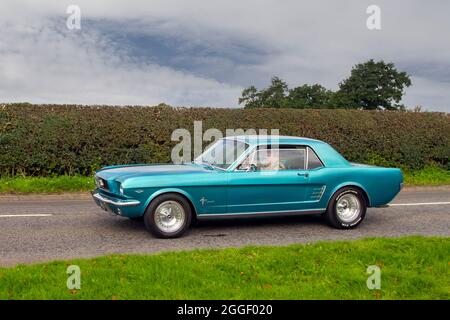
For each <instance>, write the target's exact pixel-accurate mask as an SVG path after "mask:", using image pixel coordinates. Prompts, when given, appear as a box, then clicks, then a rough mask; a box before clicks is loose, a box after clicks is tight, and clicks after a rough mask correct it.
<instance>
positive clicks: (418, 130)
mask: <svg viewBox="0 0 450 320" xmlns="http://www.w3.org/2000/svg"><path fill="white" fill-rule="evenodd" d="M195 120H203V130H206V129H208V128H218V129H220V130H222V132H225V129H227V128H228V129H237V128H243V129H249V128H255V129H261V128H264V129H272V128H273V129H280V134H284V135H294V136H306V137H311V138H317V139H320V140H324V141H326V142H328V143H330V144H331V145H332V146H334V147H335V148H336V149H337V150H339V151H340V152H341V153H342V154H343V155H344V156H345V157H346V158H347V159H348V160H351V161H356V162H363V163H372V164H378V165H386V166H401V167H404V168H408V169H419V168H422V167H424V166H425V165H426V164H429V163H434V164H437V165H439V166H441V167H443V168H445V169H449V167H450V164H449V158H450V115H449V114H445V113H431V112H424V113H423V112H420V113H419V112H381V111H359V110H342V109H341V110H298V109H211V108H171V107H168V106H158V107H111V106H91V107H88V106H69V105H29V104H7V105H0V174H1V175H2V176H10V175H18V174H22V175H44V176H45V175H53V174H58V175H60V174H69V175H72V174H83V175H87V174H91V173H92V172H93V170H95V169H97V168H99V167H101V166H103V165H111V164H120V163H147V162H168V161H170V151H171V148H172V147H173V146H174V145H175V142H171V141H170V137H171V134H172V131H173V130H174V129H176V128H186V129H188V130H189V131H191V132H193V122H194V121H195Z"/></svg>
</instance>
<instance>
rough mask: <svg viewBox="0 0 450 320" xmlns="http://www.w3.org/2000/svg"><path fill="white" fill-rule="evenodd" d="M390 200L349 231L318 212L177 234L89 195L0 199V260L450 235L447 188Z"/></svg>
mask: <svg viewBox="0 0 450 320" xmlns="http://www.w3.org/2000/svg"><path fill="white" fill-rule="evenodd" d="M393 204H394V205H395V206H391V207H389V208H383V209H369V210H368V212H367V215H366V219H365V220H364V221H363V223H362V224H361V225H360V226H359V227H358V228H357V229H354V230H335V229H332V228H330V227H328V226H327V225H325V224H324V223H322V222H321V220H320V219H319V217H317V216H300V217H285V218H275V219H274V218H272V219H267V218H264V219H262V218H259V219H245V220H233V221H230V220H227V221H223V220H222V221H208V222H206V221H205V222H201V223H199V224H198V225H196V226H194V227H193V228H191V229H190V231H189V232H188V234H187V235H186V236H184V237H183V238H179V239H173V240H162V239H156V238H153V237H152V236H151V235H150V234H149V233H148V232H147V231H146V229H145V227H144V225H143V223H141V222H135V221H131V220H129V219H126V218H122V217H117V216H111V215H109V214H107V213H105V212H104V211H102V210H101V209H99V208H98V207H96V206H95V205H94V203H93V201H92V200H90V199H88V198H86V197H85V196H82V197H81V198H80V199H72V200H64V199H62V197H42V198H39V199H36V198H33V197H31V198H28V197H22V198H20V199H13V198H10V199H8V198H6V200H5V199H4V198H3V199H1V198H0V266H12V265H15V264H18V263H32V262H40V261H48V260H55V259H70V258H79V257H93V256H99V255H105V254H112V253H153V252H158V251H163V250H181V249H193V248H212V247H214V248H217V247H232V246H233V247H235V246H245V245H283V244H290V243H301V242H313V241H318V240H338V239H357V238H363V237H380V236H388V237H397V236H403V235H436V236H450V189H449V188H447V189H445V188H444V189H437V190H427V191H423V190H422V191H417V190H415V191H411V190H409V191H402V193H401V194H400V195H399V196H398V197H397V198H396V199H395V200H394V201H393Z"/></svg>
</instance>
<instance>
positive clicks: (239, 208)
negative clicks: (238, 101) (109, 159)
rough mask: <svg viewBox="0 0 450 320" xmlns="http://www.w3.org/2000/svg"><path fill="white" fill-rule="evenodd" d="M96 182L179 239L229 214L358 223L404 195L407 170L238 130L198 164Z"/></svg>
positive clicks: (130, 171) (119, 207)
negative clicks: (198, 222)
mask: <svg viewBox="0 0 450 320" xmlns="http://www.w3.org/2000/svg"><path fill="white" fill-rule="evenodd" d="M95 182H96V186H97V188H96V189H95V190H94V191H93V192H92V196H93V198H94V200H95V202H96V203H97V204H98V205H99V206H100V207H102V208H103V209H105V210H107V211H110V212H112V213H114V214H117V215H121V216H124V217H128V218H131V219H143V220H144V222H145V225H146V227H147V229H148V230H149V231H150V232H151V233H152V234H154V235H155V236H157V237H161V238H174V237H179V236H181V235H182V234H183V233H184V232H185V231H186V230H187V229H188V228H189V225H190V224H191V221H193V220H194V219H210V218H224V217H226V218H236V217H250V216H251V217H253V216H268V215H272V216H279V215H292V214H295V215H297V214H320V215H322V216H323V217H324V219H325V220H326V221H327V222H328V224H330V225H331V226H333V227H335V228H339V229H348V228H353V227H355V226H357V225H358V224H359V223H361V221H362V220H363V219H364V216H365V214H366V208H368V207H380V206H384V205H386V204H387V203H389V202H390V201H391V200H392V199H393V198H394V197H395V196H396V195H397V194H398V193H399V191H400V189H401V188H402V185H403V176H402V173H401V171H400V169H396V168H382V167H375V166H368V165H362V164H356V163H351V162H348V161H347V160H346V159H344V158H343V157H342V156H341V155H340V154H339V153H338V152H337V151H336V150H334V149H333V148H332V147H331V146H330V145H328V144H327V143H325V142H322V141H319V140H313V139H307V138H299V137H286V136H233V137H226V138H223V139H220V140H218V141H217V142H216V143H214V144H213V145H212V146H211V147H210V148H208V149H207V150H206V151H205V152H204V153H203V154H202V155H200V156H199V157H198V158H196V159H195V160H194V161H193V162H190V163H184V164H153V165H122V166H110V167H105V168H103V169H101V170H99V171H97V172H96V174H95Z"/></svg>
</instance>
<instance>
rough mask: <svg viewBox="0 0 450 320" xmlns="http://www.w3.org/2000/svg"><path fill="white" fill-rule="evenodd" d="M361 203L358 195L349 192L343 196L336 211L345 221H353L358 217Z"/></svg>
mask: <svg viewBox="0 0 450 320" xmlns="http://www.w3.org/2000/svg"><path fill="white" fill-rule="evenodd" d="M360 211H361V204H360V203H359V199H358V197H357V196H356V195H354V194H351V193H347V194H344V195H343V196H341V197H340V198H339V199H338V201H337V204H336V213H337V215H338V217H339V219H340V220H341V221H343V222H353V221H354V220H355V219H356V218H358V216H359V213H360Z"/></svg>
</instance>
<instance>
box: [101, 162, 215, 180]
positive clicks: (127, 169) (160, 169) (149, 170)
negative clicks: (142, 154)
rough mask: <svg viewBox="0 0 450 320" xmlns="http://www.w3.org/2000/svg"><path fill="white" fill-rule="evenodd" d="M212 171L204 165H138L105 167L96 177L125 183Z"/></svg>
mask: <svg viewBox="0 0 450 320" xmlns="http://www.w3.org/2000/svg"><path fill="white" fill-rule="evenodd" d="M210 172H212V170H211V169H209V168H206V167H204V166H202V165H198V164H194V163H188V164H151V165H145V164H138V165H122V166H111V167H105V168H103V169H101V170H99V171H97V172H96V176H98V177H100V178H103V179H105V180H117V181H123V180H125V179H127V178H133V177H143V176H156V175H174V174H192V173H210Z"/></svg>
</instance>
